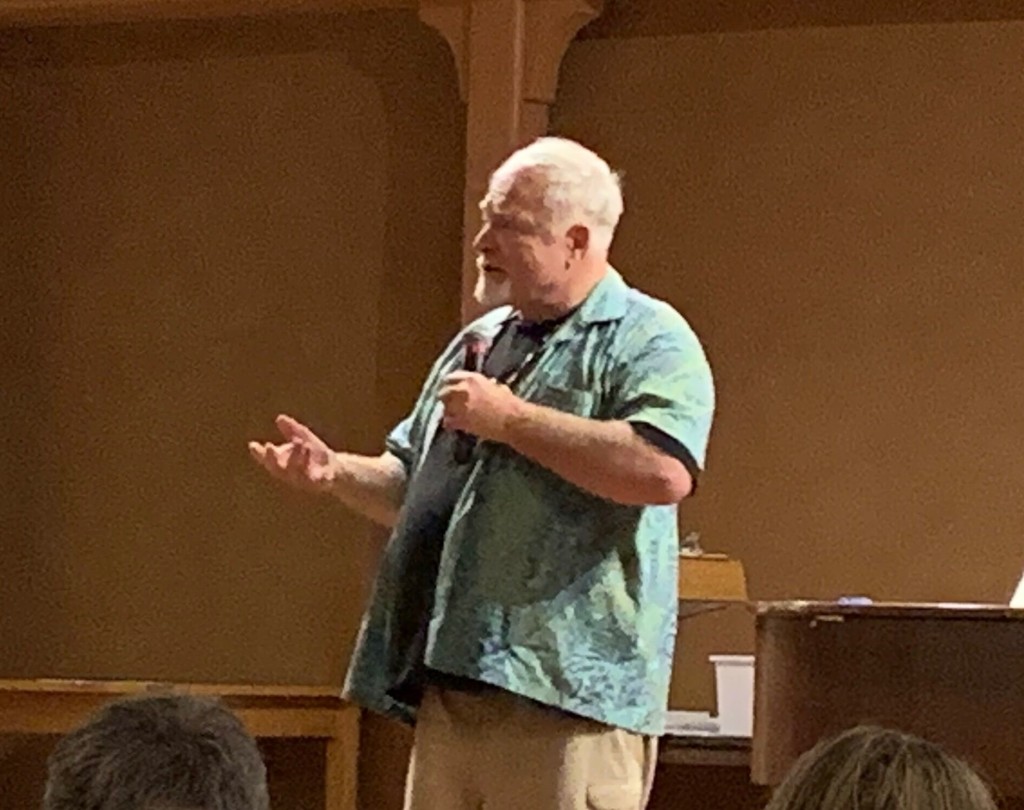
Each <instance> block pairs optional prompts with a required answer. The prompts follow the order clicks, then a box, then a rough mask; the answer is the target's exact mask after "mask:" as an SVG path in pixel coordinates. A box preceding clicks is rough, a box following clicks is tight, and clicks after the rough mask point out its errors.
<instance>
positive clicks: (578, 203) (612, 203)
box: [495, 136, 623, 250]
mask: <svg viewBox="0 0 1024 810" xmlns="http://www.w3.org/2000/svg"><path fill="white" fill-rule="evenodd" d="M522 173H527V174H530V175H536V176H538V177H539V179H540V180H541V181H542V183H543V186H544V199H543V205H544V208H545V209H546V210H547V211H548V212H549V213H550V215H551V217H552V219H553V220H554V221H555V222H558V223H568V224H571V225H572V224H580V225H585V226H586V227H587V228H588V229H589V230H590V233H591V238H592V240H593V241H594V243H595V246H596V247H597V248H599V249H602V250H607V249H608V247H609V246H610V245H611V242H612V238H613V237H614V235H615V228H616V226H617V225H618V224H619V218H620V217H621V216H622V211H623V200H622V183H621V180H620V177H619V175H618V173H617V172H614V171H612V169H611V168H610V167H609V166H608V164H607V163H606V162H605V161H604V160H603V159H602V158H601V157H599V156H598V155H597V154H596V153H594V152H592V151H591V150H590V149H587V148H586V147H585V146H583V145H581V144H579V143H576V141H571V140H569V139H567V138H557V137H553V136H549V137H544V138H538V139H537V140H535V141H533V142H532V143H530V144H528V145H526V146H524V147H523V148H522V149H519V150H518V151H516V152H514V153H513V154H512V156H511V157H509V158H508V160H506V161H505V162H504V163H503V164H502V165H501V166H500V167H499V169H498V171H497V172H495V177H511V176H512V175H519V174H522Z"/></svg>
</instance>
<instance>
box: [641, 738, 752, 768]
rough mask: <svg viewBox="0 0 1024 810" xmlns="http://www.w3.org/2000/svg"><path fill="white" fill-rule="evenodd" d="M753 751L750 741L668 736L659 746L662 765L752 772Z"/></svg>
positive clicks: (746, 739) (659, 759) (745, 739)
mask: <svg viewBox="0 0 1024 810" xmlns="http://www.w3.org/2000/svg"><path fill="white" fill-rule="evenodd" d="M750 747H751V740H750V737H712V736H709V735H704V734H685V735H683V734H667V735H665V736H664V737H662V738H661V740H660V741H659V743H658V762H659V763H661V764H664V765H689V766H698V767H699V766H712V767H722V768H747V769H749V768H750Z"/></svg>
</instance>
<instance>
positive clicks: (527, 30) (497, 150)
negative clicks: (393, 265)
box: [420, 0, 603, 323]
mask: <svg viewBox="0 0 1024 810" xmlns="http://www.w3.org/2000/svg"><path fill="white" fill-rule="evenodd" d="M602 7H603V0H465V2H463V3H459V4H452V2H451V0H447V1H446V0H422V2H421V3H420V19H422V20H423V21H424V22H425V23H427V24H428V25H430V26H432V27H434V28H436V29H437V30H438V31H440V32H441V34H442V35H443V36H444V38H445V39H446V40H447V41H448V44H449V45H450V46H451V49H452V52H453V53H454V55H455V64H456V67H457V69H458V75H459V90H460V93H461V95H462V99H463V101H464V102H465V103H466V187H465V197H464V201H463V202H464V207H463V251H462V319H463V322H464V323H465V322H466V321H469V320H471V319H472V318H473V317H474V316H475V315H476V314H477V309H476V307H475V304H474V302H473V297H472V292H473V284H474V282H475V280H476V268H475V266H474V264H473V249H472V242H473V236H474V235H475V234H476V231H477V229H478V227H479V222H480V216H479V214H480V212H479V208H478V207H477V206H478V204H479V202H480V198H481V197H482V196H483V194H484V191H485V190H486V189H487V179H488V177H489V176H490V173H491V172H492V171H493V170H494V169H495V168H496V167H497V165H498V164H499V163H501V161H502V160H504V158H506V157H507V156H508V155H509V154H510V153H511V152H512V151H513V150H515V149H516V148H517V147H519V146H522V145H523V144H525V143H528V142H529V141H531V140H533V139H534V138H536V137H538V136H540V135H543V134H545V133H546V132H547V129H548V111H549V109H550V107H551V104H552V103H553V102H554V100H555V89H556V87H557V84H558V69H559V66H560V65H561V63H562V57H563V55H564V54H565V51H566V49H567V48H568V47H569V43H570V42H572V40H573V37H575V36H576V32H577V31H579V29H580V28H581V27H582V26H583V25H585V24H586V23H588V22H589V21H590V20H592V19H594V18H595V17H597V16H598V14H600V13H601V10H602Z"/></svg>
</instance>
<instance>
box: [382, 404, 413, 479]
mask: <svg viewBox="0 0 1024 810" xmlns="http://www.w3.org/2000/svg"><path fill="white" fill-rule="evenodd" d="M412 425H413V414H410V415H409V416H407V417H405V419H403V420H402V421H401V422H399V423H398V424H397V425H395V426H394V427H393V428H392V429H391V432H390V433H388V435H387V437H386V438H385V439H384V448H385V449H386V450H387V451H388V452H389V453H391V455H393V456H395V457H396V458H397V459H398V460H399V461H401V462H402V465H403V466H404V467H405V471H406V473H409V472H410V471H411V470H412V466H413V459H414V458H415V457H416V448H415V446H414V445H413V439H412Z"/></svg>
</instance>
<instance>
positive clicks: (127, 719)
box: [43, 695, 269, 810]
mask: <svg viewBox="0 0 1024 810" xmlns="http://www.w3.org/2000/svg"><path fill="white" fill-rule="evenodd" d="M268 807H269V800H268V798H267V784H266V771H265V768H264V765H263V760H262V759H261V757H260V753H259V750H258V749H257V747H256V743H255V741H254V740H253V738H252V737H251V736H250V735H249V733H248V732H247V731H246V730H245V728H244V727H243V726H242V723H241V722H240V721H239V720H238V718H237V717H236V716H235V715H234V714H232V713H231V711H229V710H228V709H227V708H226V707H225V706H224V705H223V704H222V703H221V702H220V701H218V700H214V699H210V698H202V697H195V696H191V695H159V696H149V697H143V698H128V699H124V700H119V701H116V702H114V703H111V704H109V705H107V706H106V707H104V708H103V709H101V710H100V711H99V712H98V713H97V714H96V715H95V716H93V717H92V718H91V719H90V720H89V721H88V722H87V723H86V724H85V725H83V726H82V727H80V728H78V729H76V730H75V731H73V732H71V733H70V734H68V735H67V736H66V737H64V738H63V739H62V740H60V742H58V743H57V746H56V748H55V749H54V751H53V753H52V754H51V755H50V759H49V763H48V774H47V783H46V792H45V796H44V799H43V810H267V808H268Z"/></svg>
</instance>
